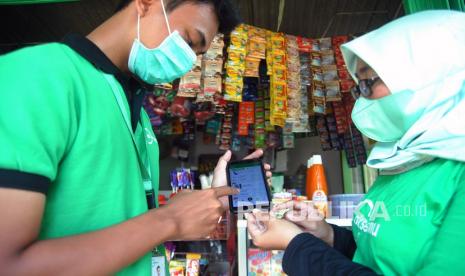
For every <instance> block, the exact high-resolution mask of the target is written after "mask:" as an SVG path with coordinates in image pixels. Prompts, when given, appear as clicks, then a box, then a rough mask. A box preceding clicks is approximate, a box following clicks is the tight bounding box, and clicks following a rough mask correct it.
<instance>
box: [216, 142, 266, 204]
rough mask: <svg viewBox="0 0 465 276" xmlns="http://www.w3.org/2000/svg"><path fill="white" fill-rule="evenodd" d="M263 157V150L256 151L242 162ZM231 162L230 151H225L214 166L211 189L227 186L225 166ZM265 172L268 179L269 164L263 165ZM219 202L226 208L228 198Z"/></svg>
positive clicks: (223, 198)
mask: <svg viewBox="0 0 465 276" xmlns="http://www.w3.org/2000/svg"><path fill="white" fill-rule="evenodd" d="M262 155H263V150H261V149H258V150H256V151H254V152H253V153H251V154H249V155H247V156H246V157H245V158H244V160H247V159H257V158H260V157H262ZM230 160H231V151H229V150H228V151H226V153H225V154H224V155H223V156H221V157H220V159H219V160H218V163H217V164H216V167H215V171H214V173H213V182H212V187H223V186H226V185H227V177H226V166H227V165H228V162H229V161H230ZM264 166H265V172H266V177H267V178H270V177H271V171H270V170H271V166H270V165H269V164H265V165H264ZM220 200H221V202H222V203H223V206H224V207H225V208H228V205H229V201H228V197H227V196H225V197H222V198H220Z"/></svg>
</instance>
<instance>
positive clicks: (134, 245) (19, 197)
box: [0, 188, 175, 275]
mask: <svg viewBox="0 0 465 276" xmlns="http://www.w3.org/2000/svg"><path fill="white" fill-rule="evenodd" d="M44 205H45V196H44V195H43V194H40V193H36V192H30V191H23V190H15V189H3V188H0V218H1V219H0V229H1V231H0V244H1V245H2V246H1V247H0V275H30V273H31V271H34V272H35V273H36V275H64V274H68V273H70V272H72V273H73V274H76V275H107V274H111V273H115V272H116V271H118V270H120V269H121V268H123V267H125V266H127V265H129V264H131V263H132V262H134V261H135V260H137V259H138V258H140V257H141V256H142V255H144V254H145V253H147V252H149V251H150V250H151V249H152V248H153V247H155V246H156V245H157V244H160V243H162V242H163V241H165V240H167V239H170V238H171V237H172V235H173V233H174V232H175V231H174V230H175V224H174V222H173V220H172V219H170V218H169V216H167V214H166V212H164V210H162V209H159V210H154V211H150V212H148V213H146V214H144V215H141V216H139V217H136V218H134V219H132V220H129V221H126V222H124V223H121V224H119V225H115V226H112V227H110V228H107V229H104V230H100V231H96V232H92V233H86V234H82V235H77V236H72V237H65V238H60V239H54V240H44V241H39V240H37V238H38V235H39V231H40V224H41V219H42V214H43V210H44ZM153 229H157V234H156V235H155V234H154V232H153ZM76 260H79V262H77V261H76Z"/></svg>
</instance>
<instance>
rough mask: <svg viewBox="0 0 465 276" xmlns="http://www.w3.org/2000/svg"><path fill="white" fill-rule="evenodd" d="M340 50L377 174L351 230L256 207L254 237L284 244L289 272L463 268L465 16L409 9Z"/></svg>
mask: <svg viewBox="0 0 465 276" xmlns="http://www.w3.org/2000/svg"><path fill="white" fill-rule="evenodd" d="M341 49H342V52H343V55H344V58H345V61H346V63H347V66H348V69H349V71H350V73H351V75H352V77H353V78H354V80H355V81H356V82H357V87H356V89H355V90H354V91H353V94H354V96H355V97H356V98H357V101H356V104H355V106H354V109H353V112H352V119H353V121H354V123H355V125H356V126H357V128H358V129H359V130H360V131H361V132H362V133H363V134H365V135H366V136H368V137H369V138H371V139H373V140H375V141H377V144H376V146H375V147H374V149H373V151H372V152H371V154H370V156H369V158H368V161H367V165H368V166H370V167H373V168H377V169H379V170H380V172H381V175H380V176H379V177H378V179H377V180H376V182H375V184H374V185H373V187H372V188H371V189H370V190H369V192H368V193H367V194H366V196H365V198H364V200H363V201H362V202H361V203H360V205H359V206H358V207H357V210H356V212H355V214H354V218H353V221H352V233H351V232H349V231H347V230H344V229H341V228H338V227H336V226H330V225H328V224H327V223H326V222H324V221H322V220H320V221H311V219H309V218H308V216H307V215H302V214H307V213H312V212H294V213H293V212H290V213H293V215H292V216H290V215H288V216H286V217H287V218H288V220H276V219H269V215H268V214H265V213H260V212H256V213H254V214H253V215H250V216H249V217H248V222H249V231H250V233H251V235H252V237H253V239H254V243H255V244H256V245H257V246H259V247H263V248H268V249H285V250H286V251H285V255H284V260H283V267H284V270H285V272H286V273H287V274H289V275H299V276H301V275H355V274H356V275H371V274H383V275H438V274H440V273H446V274H450V275H459V274H463V273H465V263H464V261H463V260H464V259H465V231H463V226H464V225H465V163H464V162H465V13H461V12H453V11H427V12H421V13H416V14H413V15H409V16H406V17H403V18H400V19H398V20H395V21H393V22H391V23H389V24H387V25H385V26H383V27H381V28H379V29H377V30H375V31H373V32H370V33H368V34H366V35H364V36H362V37H359V38H357V39H355V40H353V41H351V42H349V43H346V44H344V45H342V48H341ZM301 208H302V206H299V208H298V209H301ZM300 211H302V210H300ZM307 211H308V210H307ZM299 215H300V218H299ZM290 217H292V219H290ZM289 220H292V221H293V222H294V223H292V222H289Z"/></svg>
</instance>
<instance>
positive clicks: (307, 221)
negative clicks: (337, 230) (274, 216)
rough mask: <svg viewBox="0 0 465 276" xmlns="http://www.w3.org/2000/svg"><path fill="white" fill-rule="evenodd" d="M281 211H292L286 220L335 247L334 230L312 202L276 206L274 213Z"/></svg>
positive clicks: (285, 216)
mask: <svg viewBox="0 0 465 276" xmlns="http://www.w3.org/2000/svg"><path fill="white" fill-rule="evenodd" d="M280 210H290V211H288V212H286V213H285V215H284V218H285V219H286V220H288V221H290V222H293V223H295V224H296V225H298V226H299V227H300V228H301V229H302V230H303V231H305V232H308V233H310V234H312V235H314V236H315V237H317V238H319V239H321V240H323V241H324V242H326V243H327V244H329V245H330V246H333V243H334V232H333V228H332V227H331V225H329V224H328V223H327V222H326V221H325V220H324V216H323V215H322V214H321V213H320V212H319V211H318V209H316V208H315V206H314V205H313V204H312V203H311V202H302V201H299V202H294V201H288V202H286V203H283V204H279V205H276V206H274V207H273V209H272V212H278V211H280Z"/></svg>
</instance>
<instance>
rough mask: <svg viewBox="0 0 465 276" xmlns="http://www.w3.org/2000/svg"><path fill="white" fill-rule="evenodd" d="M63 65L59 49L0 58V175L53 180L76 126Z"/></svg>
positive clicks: (35, 49) (53, 46)
mask: <svg viewBox="0 0 465 276" xmlns="http://www.w3.org/2000/svg"><path fill="white" fill-rule="evenodd" d="M67 60H68V59H66V55H64V53H63V51H62V46H59V45H58V44H48V45H43V46H37V47H31V48H26V49H22V50H19V51H16V52H13V53H10V54H7V55H4V56H0V145H1V154H0V169H4V170H14V171H20V172H25V173H31V174H36V175H41V176H44V177H46V178H48V179H50V180H51V181H53V180H54V179H55V178H56V176H57V170H58V167H59V164H60V161H61V160H62V158H63V157H64V155H65V153H66V150H67V147H68V145H70V144H71V143H72V138H71V137H72V136H71V135H70V129H71V125H73V124H74V122H75V121H76V119H75V118H74V116H73V115H72V114H71V113H72V112H71V110H72V109H73V105H74V104H73V102H72V101H71V97H70V95H71V87H72V85H71V84H70V82H71V77H70V76H69V71H70V69H68V68H69V67H70V66H69V64H67V62H66V61H67Z"/></svg>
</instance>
